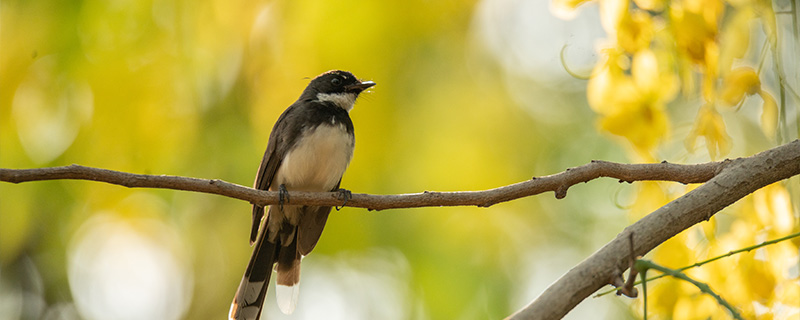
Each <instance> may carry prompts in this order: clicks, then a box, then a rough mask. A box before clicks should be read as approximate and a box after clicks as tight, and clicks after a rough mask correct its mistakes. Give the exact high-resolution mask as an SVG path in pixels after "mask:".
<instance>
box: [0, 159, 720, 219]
mask: <svg viewBox="0 0 800 320" xmlns="http://www.w3.org/2000/svg"><path fill="white" fill-rule="evenodd" d="M725 165H726V162H710V163H703V164H694V165H682V164H673V163H667V162H662V163H648V164H622V163H614V162H608V161H592V162H591V163H588V164H585V165H582V166H579V167H575V168H571V169H567V170H566V171H564V172H561V173H557V174H554V175H549V176H544V177H534V178H533V179H531V180H527V181H523V182H519V183H516V184H512V185H507V186H503V187H499V188H494V189H489V190H483V191H459V192H430V191H425V192H422V193H411V194H397V195H372V194H361V193H353V197H352V199H350V200H348V201H347V206H349V207H359V208H367V209H370V210H383V209H393V208H417V207H438V206H478V207H488V206H491V205H494V204H497V203H500V202H505V201H511V200H514V199H519V198H523V197H528V196H532V195H536V194H540V193H544V192H547V191H553V192H555V195H556V198H559V199H560V198H563V197H565V196H566V194H567V189H569V187H571V186H573V185H575V184H578V183H581V182H587V181H590V180H593V179H597V178H600V177H610V178H614V179H618V180H620V182H633V181H642V180H660V181H675V182H680V183H684V184H686V183H701V182H705V181H708V180H709V179H711V178H713V177H714V176H715V175H716V174H717V172H719V171H720V170H722V168H724V166H725ZM61 179H74V180H91V181H100V182H106V183H110V184H116V185H120V186H125V187H129V188H161V189H174V190H184V191H193V192H202V193H210V194H217V195H222V196H226V197H231V198H236V199H241V200H245V201H249V202H251V203H257V204H260V205H270V204H277V203H278V193H277V192H274V191H262V190H256V189H253V188H248V187H245V186H241V185H238V184H234V183H230V182H225V181H222V180H217V179H212V180H208V179H198V178H189V177H180V176H168V175H146V174H133V173H127V172H120V171H114V170H107V169H100V168H92V167H85V166H81V165H75V164H73V165H70V166H64V167H51V168H40V169H2V168H0V181H6V182H11V183H21V182H29V181H42V180H61ZM289 195H290V197H289V198H290V200H291V204H298V205H328V206H334V205H341V204H342V201H341V200H338V195H339V194H338V193H336V192H298V191H290V192H289Z"/></svg>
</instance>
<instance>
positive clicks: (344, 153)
mask: <svg viewBox="0 0 800 320" xmlns="http://www.w3.org/2000/svg"><path fill="white" fill-rule="evenodd" d="M354 142H355V141H354V139H353V136H352V135H350V134H348V133H347V130H346V129H345V126H344V124H340V123H335V124H330V123H323V124H320V125H318V126H317V127H316V128H312V129H307V130H306V131H304V132H303V133H302V135H301V137H300V140H298V141H297V142H296V143H295V147H294V148H293V149H291V150H289V152H288V154H287V155H286V157H284V159H283V162H282V163H281V166H280V168H278V172H277V179H276V181H275V182H277V185H276V187H277V186H278V185H280V184H284V185H286V189H288V190H290V191H291V190H298V191H330V190H331V189H333V187H335V186H336V183H337V182H338V181H339V179H341V178H342V175H343V174H344V171H345V169H347V165H348V164H349V163H350V158H351V157H352V155H353V145H354Z"/></svg>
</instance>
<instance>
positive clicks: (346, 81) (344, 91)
mask: <svg viewBox="0 0 800 320" xmlns="http://www.w3.org/2000/svg"><path fill="white" fill-rule="evenodd" d="M374 85H375V82H372V81H361V80H358V78H356V77H355V76H354V75H353V74H352V73H350V72H347V71H342V70H332V71H328V72H325V73H323V74H321V75H319V76H317V77H316V78H314V80H311V83H309V84H308V87H306V89H305V91H303V97H305V98H307V99H312V100H321V101H330V102H333V103H335V104H336V105H337V106H339V107H341V108H343V109H345V110H348V111H350V109H352V108H353V104H355V102H356V98H357V97H358V94H360V93H361V92H362V91H364V90H366V89H367V88H369V87H372V86H374Z"/></svg>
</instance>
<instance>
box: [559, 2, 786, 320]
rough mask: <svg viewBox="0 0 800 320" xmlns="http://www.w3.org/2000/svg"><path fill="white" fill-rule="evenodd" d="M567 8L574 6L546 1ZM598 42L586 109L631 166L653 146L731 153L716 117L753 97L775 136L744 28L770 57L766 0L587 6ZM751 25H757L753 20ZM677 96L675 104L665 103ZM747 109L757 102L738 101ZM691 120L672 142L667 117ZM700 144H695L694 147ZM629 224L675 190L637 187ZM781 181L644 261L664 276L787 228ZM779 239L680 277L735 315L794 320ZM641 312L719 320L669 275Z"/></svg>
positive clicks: (708, 302)
mask: <svg viewBox="0 0 800 320" xmlns="http://www.w3.org/2000/svg"><path fill="white" fill-rule="evenodd" d="M554 2H555V4H554V7H557V8H560V9H564V8H566V9H570V8H572V9H574V8H577V7H578V6H580V5H581V4H583V3H584V2H587V1H586V0H554ZM596 3H597V5H598V8H599V10H600V17H601V22H602V25H603V28H604V29H605V31H606V33H607V38H606V39H605V41H604V42H603V43H602V45H601V47H600V48H599V53H600V59H599V61H598V62H597V63H596V65H595V67H594V70H593V71H592V74H591V77H590V78H589V83H588V88H587V96H588V101H589V105H590V107H591V108H592V110H593V111H594V112H596V113H597V114H598V115H599V119H598V128H599V130H601V131H603V132H607V133H610V134H613V135H615V136H619V137H621V138H623V140H624V141H626V142H627V143H628V144H629V145H630V146H631V147H632V150H633V151H634V153H633V156H634V161H654V160H659V159H657V158H656V157H655V155H656V151H658V150H659V147H661V146H662V145H663V142H666V141H668V140H672V139H683V141H684V143H685V146H686V148H687V149H688V150H689V151H694V150H695V146H696V145H697V144H698V142H700V141H702V142H703V143H704V145H705V147H706V149H707V152H708V155H709V157H710V158H712V159H716V158H719V157H723V156H725V155H727V154H728V153H729V152H730V151H731V149H732V146H733V139H732V138H731V137H730V136H729V135H728V132H727V128H726V123H725V120H724V118H723V114H725V113H726V112H728V111H735V110H739V109H740V108H742V106H743V105H744V101H745V99H751V98H752V99H758V100H759V102H760V108H761V110H760V111H761V119H760V127H761V130H762V132H763V134H764V135H765V136H766V137H767V138H770V139H772V138H774V137H775V136H776V131H777V126H778V114H779V109H778V105H777V103H776V100H775V98H773V96H772V95H771V94H770V93H769V92H768V91H767V90H766V89H765V86H764V85H763V84H762V80H761V76H760V72H759V70H758V69H757V68H754V67H749V66H747V65H748V63H747V62H746V61H745V60H747V59H746V58H747V53H748V51H750V49H751V39H750V38H751V33H752V32H753V30H754V28H753V26H756V25H758V26H761V28H762V30H763V34H764V37H765V38H766V40H767V44H768V45H769V46H770V48H772V50H775V48H776V43H777V40H776V39H777V37H776V29H777V28H776V22H775V13H774V12H773V10H772V7H771V1H769V0H675V1H669V0H596ZM755 22H757V23H755ZM680 96H682V97H685V99H683V100H682V101H683V102H682V103H678V102H676V100H677V99H678V98H679V97H680ZM750 105H758V104H748V106H750ZM687 108H688V110H690V112H692V114H694V113H696V117H694V121H693V124H692V125H691V130H689V131H688V135H687V136H680V137H673V136H670V135H671V131H672V130H673V127H672V126H673V124H672V123H671V121H670V119H671V117H670V114H672V118H676V115H678V114H680V112H686V110H687ZM701 138H702V139H701ZM637 188H638V189H637V192H636V194H635V197H636V200H635V202H634V203H633V205H632V207H631V214H632V217H633V218H634V219H637V218H640V217H641V216H642V215H644V214H647V213H649V212H652V211H653V210H655V209H657V208H658V207H661V206H663V205H665V204H666V203H668V202H669V201H670V200H673V199H675V198H676V197H678V196H680V195H681V194H683V193H685V192H687V191H688V190H689V189H691V188H692V186H689V187H674V185H672V184H667V183H660V182H643V183H637ZM790 194H791V193H790V191H789V189H787V187H786V185H785V184H783V183H777V184H774V185H770V186H768V187H765V188H763V189H761V190H758V191H756V192H755V193H754V194H753V195H751V196H749V197H747V198H745V199H743V200H742V201H740V202H739V203H737V204H735V205H734V206H732V207H731V208H728V209H726V210H725V211H723V212H721V213H718V214H717V215H716V216H715V217H714V218H712V219H711V220H710V221H708V222H706V223H702V224H699V225H697V226H695V227H693V228H691V229H689V230H687V231H686V232H683V233H681V234H679V235H678V236H676V237H675V238H673V239H670V240H669V241H667V242H666V243H664V244H662V245H661V246H659V248H657V249H656V250H655V251H654V252H653V253H652V254H653V257H652V260H654V261H655V262H656V263H659V264H662V265H665V266H667V267H670V268H675V269H677V268H681V267H685V266H690V265H693V264H695V263H696V262H699V261H703V260H706V259H709V258H712V257H716V256H720V255H724V254H725V253H727V252H730V251H731V250H736V249H741V248H745V247H748V246H752V245H754V244H757V243H759V242H762V241H765V240H770V239H775V238H779V237H783V236H786V235H788V234H791V233H794V232H797V231H798V222H797V218H796V216H795V215H794V213H793V209H792V208H793V205H792V197H791V196H790ZM796 239H797V238H795V240H794V241H784V242H780V243H777V244H773V245H769V246H766V247H763V248H759V249H757V250H754V251H752V252H748V253H743V254H739V255H735V256H731V257H727V258H724V259H721V260H718V261H715V262H712V263H709V264H707V265H703V266H701V267H698V268H692V269H689V270H687V271H686V273H687V274H688V275H689V276H690V277H692V278H695V279H697V280H700V281H702V282H706V283H708V284H709V285H710V286H711V288H712V289H713V290H714V291H715V292H717V293H718V294H720V295H721V296H722V297H723V298H725V299H726V300H727V301H729V302H731V303H732V304H733V305H734V306H735V307H736V308H737V309H738V310H739V311H740V312H741V314H742V316H744V318H746V319H798V318H800V305H798V301H800V282H798V280H799V279H800V271H798V265H800V264H798V261H800V260H799V259H798V247H799V246H800V240H796ZM648 290H649V291H648V292H649V297H650V299H651V300H650V301H649V302H648V310H643V309H642V304H641V300H637V302H636V303H634V309H635V310H636V312H639V313H640V314H641V313H642V312H647V314H648V315H649V316H650V318H655V319H718V318H721V319H727V318H729V313H728V312H727V311H726V310H725V309H724V308H723V307H721V306H720V305H719V304H718V303H717V302H716V301H715V300H714V299H713V298H711V297H710V296H708V295H705V294H703V293H701V292H700V290H699V289H697V288H696V287H694V286H693V285H691V284H689V283H687V282H685V281H678V280H674V279H668V280H659V281H657V282H654V283H653V284H652V285H648Z"/></svg>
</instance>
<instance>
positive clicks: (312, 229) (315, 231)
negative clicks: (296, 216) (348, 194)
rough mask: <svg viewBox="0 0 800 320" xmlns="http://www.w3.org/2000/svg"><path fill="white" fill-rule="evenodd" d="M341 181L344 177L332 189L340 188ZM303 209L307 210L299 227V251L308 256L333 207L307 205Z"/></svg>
mask: <svg viewBox="0 0 800 320" xmlns="http://www.w3.org/2000/svg"><path fill="white" fill-rule="evenodd" d="M341 183H342V179H339V182H337V183H336V186H335V187H333V189H331V191H336V190H338V189H339V185H340V184H341ZM303 209H304V211H305V212H304V213H303V218H302V219H300V224H299V225H298V228H297V252H299V253H300V254H301V255H304V256H306V255H308V253H309V252H311V250H314V247H315V246H316V245H317V241H319V237H320V236H321V235H322V230H323V229H324V228H325V222H327V221H328V214H330V213H331V207H305V208H303Z"/></svg>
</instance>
